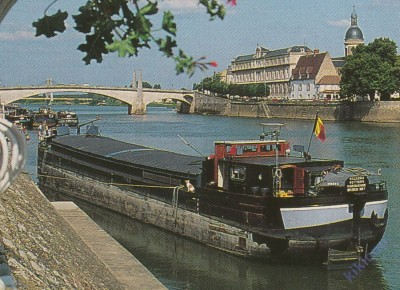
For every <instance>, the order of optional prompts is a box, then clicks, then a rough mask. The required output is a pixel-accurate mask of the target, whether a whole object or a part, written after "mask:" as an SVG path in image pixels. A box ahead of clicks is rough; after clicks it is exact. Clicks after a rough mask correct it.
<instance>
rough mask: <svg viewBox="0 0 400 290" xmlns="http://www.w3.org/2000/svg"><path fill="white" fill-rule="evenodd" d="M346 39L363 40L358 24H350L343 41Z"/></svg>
mask: <svg viewBox="0 0 400 290" xmlns="http://www.w3.org/2000/svg"><path fill="white" fill-rule="evenodd" d="M348 40H364V36H363V33H362V31H361V29H360V28H359V27H358V26H350V28H349V29H347V32H346V37H345V41H348Z"/></svg>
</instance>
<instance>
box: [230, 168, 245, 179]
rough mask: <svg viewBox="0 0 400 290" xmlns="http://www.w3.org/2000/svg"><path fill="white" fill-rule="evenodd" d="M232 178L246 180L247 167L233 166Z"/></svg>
mask: <svg viewBox="0 0 400 290" xmlns="http://www.w3.org/2000/svg"><path fill="white" fill-rule="evenodd" d="M231 179H232V180H236V181H244V180H245V179H246V167H244V166H233V167H232V168H231Z"/></svg>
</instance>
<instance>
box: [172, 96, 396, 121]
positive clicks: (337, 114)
mask: <svg viewBox="0 0 400 290" xmlns="http://www.w3.org/2000/svg"><path fill="white" fill-rule="evenodd" d="M182 109H183V110H181V111H180V112H185V113H194V114H203V115H221V116H232V117H233V116H235V117H262V118H282V119H305V120H312V119H314V118H315V113H316V112H317V111H318V112H319V116H320V117H321V118H322V119H323V120H326V121H360V122H377V123H397V122H400V101H375V102H369V101H363V102H312V101H303V102H300V101H297V102H295V101H293V102H283V101H280V102H271V101H269V102H266V101H258V102H255V101H249V102H239V101H235V100H230V99H226V98H220V97H215V96H210V95H207V94H202V93H198V92H196V94H195V98H194V101H193V103H192V106H191V107H190V108H187V106H184V107H183V108H182Z"/></svg>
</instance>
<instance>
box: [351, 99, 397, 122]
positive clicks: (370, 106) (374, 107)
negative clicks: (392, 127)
mask: <svg viewBox="0 0 400 290" xmlns="http://www.w3.org/2000/svg"><path fill="white" fill-rule="evenodd" d="M352 119H353V120H354V121H362V122H382V123H393V122H396V123H397V122H400V101H390V102H389V101H382V102H356V103H353V104H352Z"/></svg>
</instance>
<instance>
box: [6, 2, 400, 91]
mask: <svg viewBox="0 0 400 290" xmlns="http://www.w3.org/2000/svg"><path fill="white" fill-rule="evenodd" d="M0 1H2V0H0ZM222 1H223V2H225V0H221V2H222ZM51 2H52V0H35V1H32V0H17V2H16V4H15V5H14V6H13V7H12V9H11V10H10V11H9V13H8V14H7V15H6V17H5V18H4V19H3V21H2V23H1V24H0V86H16V85H21V86H25V85H43V84H45V82H46V79H49V78H52V79H53V82H54V83H57V84H90V85H104V86H127V85H129V84H130V83H131V81H132V76H133V72H134V71H135V70H136V71H138V70H141V71H142V74H143V80H144V81H147V82H149V83H150V84H153V85H154V84H161V87H162V88H166V89H181V88H187V89H190V88H192V85H193V83H196V82H199V81H200V80H201V79H202V78H204V77H206V76H210V75H212V74H213V73H214V71H217V72H218V71H222V70H224V69H226V68H227V67H228V65H229V64H230V63H231V61H232V59H233V58H235V57H237V56H239V55H244V54H252V53H254V52H255V49H256V47H257V45H260V46H263V47H266V48H268V49H271V50H274V49H280V48H285V47H290V46H293V45H304V44H305V45H307V46H308V47H309V48H311V49H316V48H317V49H319V50H320V51H328V52H329V53H330V55H331V56H332V57H336V56H343V55H344V44H343V43H344V37H345V33H346V31H347V29H348V28H349V27H350V16H351V13H352V11H353V5H355V7H356V12H357V15H358V25H359V27H360V28H361V30H362V31H363V34H364V39H365V42H366V43H369V42H371V41H373V40H374V39H375V38H379V37H388V38H390V39H391V40H393V41H394V42H396V43H397V44H398V45H400V29H399V23H400V1H399V0H353V1H346V0H324V1H322V0H303V1H298V0H237V5H236V6H235V7H230V6H229V5H227V8H228V11H227V15H226V17H225V19H224V20H222V21H221V20H214V21H209V17H208V16H207V15H206V13H205V9H204V8H203V7H202V6H199V5H198V4H197V3H198V0H164V1H159V3H160V5H161V6H162V8H163V9H170V10H172V11H173V13H174V15H175V20H176V23H177V35H178V37H177V41H178V45H179V46H180V48H182V49H183V50H184V51H185V52H186V53H187V54H188V55H191V56H193V57H194V58H195V59H197V58H199V57H202V56H205V57H207V60H208V61H216V62H217V63H218V67H217V68H212V69H209V70H207V71H206V72H202V71H197V72H196V73H195V75H194V76H193V77H191V78H189V77H188V76H187V75H186V74H180V75H176V72H175V63H174V62H173V61H172V60H171V59H167V58H165V57H164V56H162V54H161V52H159V51H158V49H157V48H156V47H153V48H152V49H150V50H148V49H145V50H142V51H140V52H139V56H138V57H131V58H119V57H118V56H117V55H116V54H109V55H107V56H105V58H104V60H103V62H102V63H100V64H98V63H96V62H94V61H92V62H91V64H90V65H85V63H84V62H83V61H82V58H83V57H84V54H83V53H82V52H81V51H79V50H77V47H78V45H79V44H80V43H83V42H84V35H83V34H80V33H78V32H76V31H75V30H74V29H73V26H74V22H73V19H72V17H71V15H73V14H77V11H78V8H79V7H80V6H81V5H84V4H85V3H86V1H85V0H58V1H57V2H56V3H55V4H54V5H53V6H51V8H50V10H49V12H50V13H52V12H56V11H57V10H58V9H61V10H62V11H63V10H67V11H68V13H69V15H70V17H69V18H68V19H67V31H66V32H64V33H62V34H60V35H58V36H56V37H55V38H52V39H47V38H45V37H44V36H41V37H35V36H34V35H35V30H34V28H33V27H32V22H34V21H36V20H37V19H38V18H39V17H42V16H43V13H44V11H45V9H46V7H47V6H48V5H49V4H50V3H51Z"/></svg>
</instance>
